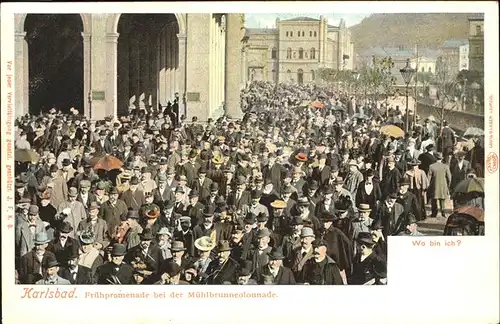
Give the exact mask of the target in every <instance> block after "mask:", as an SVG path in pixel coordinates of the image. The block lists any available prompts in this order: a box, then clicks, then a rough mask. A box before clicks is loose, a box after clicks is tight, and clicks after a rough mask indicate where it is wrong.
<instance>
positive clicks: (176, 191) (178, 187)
mask: <svg viewBox="0 0 500 324" xmlns="http://www.w3.org/2000/svg"><path fill="white" fill-rule="evenodd" d="M175 193H185V191H184V188H183V187H182V186H177V187H175Z"/></svg>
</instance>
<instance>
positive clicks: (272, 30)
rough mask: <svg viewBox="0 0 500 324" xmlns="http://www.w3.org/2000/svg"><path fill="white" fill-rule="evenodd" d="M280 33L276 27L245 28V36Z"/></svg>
mask: <svg viewBox="0 0 500 324" xmlns="http://www.w3.org/2000/svg"><path fill="white" fill-rule="evenodd" d="M277 33H278V29H276V28H245V36H249V35H274V34H277Z"/></svg>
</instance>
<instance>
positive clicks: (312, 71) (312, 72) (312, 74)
mask: <svg viewBox="0 0 500 324" xmlns="http://www.w3.org/2000/svg"><path fill="white" fill-rule="evenodd" d="M315 78H316V75H315V74H314V70H311V80H312V81H314V79H315Z"/></svg>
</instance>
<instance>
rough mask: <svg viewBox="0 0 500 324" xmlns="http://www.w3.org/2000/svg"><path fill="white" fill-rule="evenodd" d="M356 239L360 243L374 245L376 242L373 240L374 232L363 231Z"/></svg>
mask: <svg viewBox="0 0 500 324" xmlns="http://www.w3.org/2000/svg"><path fill="white" fill-rule="evenodd" d="M356 241H357V242H358V243H360V244H367V245H373V244H374V243H375V242H374V241H373V237H372V234H371V233H369V232H361V233H359V234H358V236H357V237H356Z"/></svg>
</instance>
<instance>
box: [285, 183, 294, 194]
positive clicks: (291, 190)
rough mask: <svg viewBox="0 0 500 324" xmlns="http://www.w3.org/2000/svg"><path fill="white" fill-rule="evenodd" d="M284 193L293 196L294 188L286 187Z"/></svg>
mask: <svg viewBox="0 0 500 324" xmlns="http://www.w3.org/2000/svg"><path fill="white" fill-rule="evenodd" d="M283 193H284V194H292V193H293V188H292V186H291V185H288V186H285V187H284V188H283Z"/></svg>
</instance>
